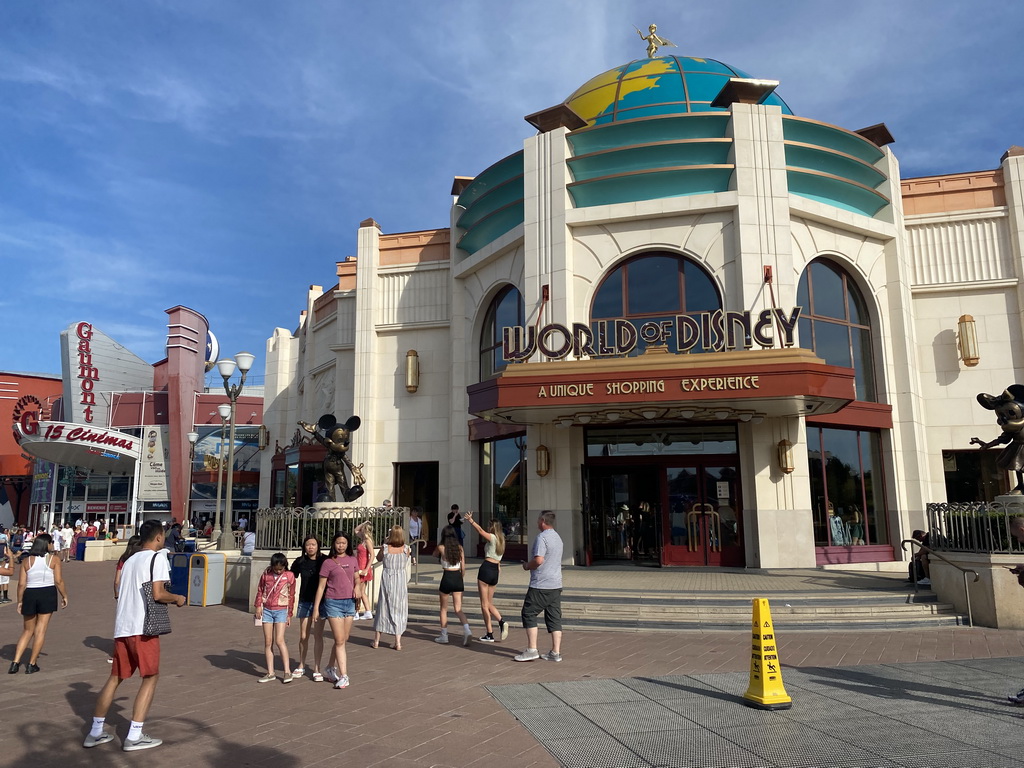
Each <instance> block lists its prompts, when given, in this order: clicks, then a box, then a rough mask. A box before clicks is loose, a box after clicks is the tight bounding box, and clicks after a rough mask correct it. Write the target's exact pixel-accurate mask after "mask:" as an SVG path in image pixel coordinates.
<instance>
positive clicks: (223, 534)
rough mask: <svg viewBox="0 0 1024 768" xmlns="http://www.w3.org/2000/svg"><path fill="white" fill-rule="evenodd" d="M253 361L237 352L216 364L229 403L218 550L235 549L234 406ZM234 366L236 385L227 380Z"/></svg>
mask: <svg viewBox="0 0 1024 768" xmlns="http://www.w3.org/2000/svg"><path fill="white" fill-rule="evenodd" d="M255 359H256V356H255V355H251V354H249V353H248V352H239V353H238V354H237V355H235V359H234V360H221V361H220V362H218V363H217V370H218V371H220V375H221V378H222V379H224V391H225V392H226V393H227V396H228V400H230V401H231V430H230V434H229V436H228V478H227V481H226V482H227V485H228V489H227V493H226V494H225V495H226V496H227V499H226V500H225V502H224V512H223V515H224V518H223V519H222V520H221V529H220V541H219V542H218V544H217V548H218V549H234V548H235V537H234V534H232V533H231V522H230V516H231V513H232V498H231V497H232V495H233V493H232V492H233V490H234V481H235V410H236V408H235V404H236V403H237V402H238V396H239V395H241V394H242V388H243V387H244V386H245V377H246V374H248V373H249V369H250V368H252V364H253V361H254V360H255ZM236 366H237V368H238V371H239V373H241V374H242V376H241V379H240V380H239V382H238V383H237V384H231V383H230V382H229V379H230V378H231V377H232V376H233V375H234V374H235V367H236Z"/></svg>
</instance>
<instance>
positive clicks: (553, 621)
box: [515, 510, 562, 661]
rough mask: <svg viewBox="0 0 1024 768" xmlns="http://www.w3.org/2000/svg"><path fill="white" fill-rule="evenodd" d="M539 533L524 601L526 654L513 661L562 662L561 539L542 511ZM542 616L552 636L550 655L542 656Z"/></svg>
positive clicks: (525, 567)
mask: <svg viewBox="0 0 1024 768" xmlns="http://www.w3.org/2000/svg"><path fill="white" fill-rule="evenodd" d="M537 528H538V529H540V533H539V534H538V535H537V538H536V539H534V540H533V548H532V550H531V552H530V554H531V557H530V560H529V562H526V563H523V570H524V571H529V572H530V587H529V589H527V590H526V599H525V600H524V601H523V628H524V629H525V630H526V643H527V645H526V650H525V651H523V652H522V653H520V654H519V655H518V656H516V657H515V660H516V661H536V660H537V659H544V660H545V661H561V660H562V652H561V651H562V537H561V536H559V535H558V533H556V532H555V513H554V512H552V511H550V510H545V511H543V512H541V513H540V517H538V518H537ZM541 611H543V612H544V626H545V627H547V630H548V634H550V635H551V651H550V652H548V653H545V654H544V655H543V656H541V655H540V652H539V651H538V650H537V617H538V616H539V615H540V613H541Z"/></svg>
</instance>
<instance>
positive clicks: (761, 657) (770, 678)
mask: <svg viewBox="0 0 1024 768" xmlns="http://www.w3.org/2000/svg"><path fill="white" fill-rule="evenodd" d="M753 613H754V615H753V620H752V621H751V625H750V633H751V643H750V685H749V687H748V688H747V692H746V693H745V694H743V703H744V704H746V705H747V706H751V707H758V708H760V709H789V708H790V707H792V706H793V700H792V699H791V698H790V697H789V695H788V694H787V693H786V688H785V686H784V685H783V684H782V664H780V663H779V650H778V649H779V645H778V643H777V642H776V641H775V627H774V626H773V625H772V612H771V608H769V607H768V601H767V600H765V599H764V598H763V597H760V598H755V599H754V611H753Z"/></svg>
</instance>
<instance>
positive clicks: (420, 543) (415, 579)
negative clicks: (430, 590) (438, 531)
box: [409, 539, 427, 584]
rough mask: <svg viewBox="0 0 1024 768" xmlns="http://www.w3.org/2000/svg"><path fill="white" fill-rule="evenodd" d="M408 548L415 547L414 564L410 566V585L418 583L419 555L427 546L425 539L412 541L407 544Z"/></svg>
mask: <svg viewBox="0 0 1024 768" xmlns="http://www.w3.org/2000/svg"><path fill="white" fill-rule="evenodd" d="M409 546H410V547H416V562H414V563H413V564H412V583H413V584H419V583H420V555H421V554H423V548H424V547H425V546H427V540H426V539H413V540H412V541H410V542H409Z"/></svg>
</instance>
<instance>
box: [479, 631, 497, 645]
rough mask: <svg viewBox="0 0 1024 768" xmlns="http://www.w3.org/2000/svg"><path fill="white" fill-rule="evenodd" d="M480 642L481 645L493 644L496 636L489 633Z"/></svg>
mask: <svg viewBox="0 0 1024 768" xmlns="http://www.w3.org/2000/svg"><path fill="white" fill-rule="evenodd" d="M480 642H481V643H493V642H494V635H492V634H491V633H490V632H488V633H487V634H486V635H484V636H483V637H481V638H480Z"/></svg>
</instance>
